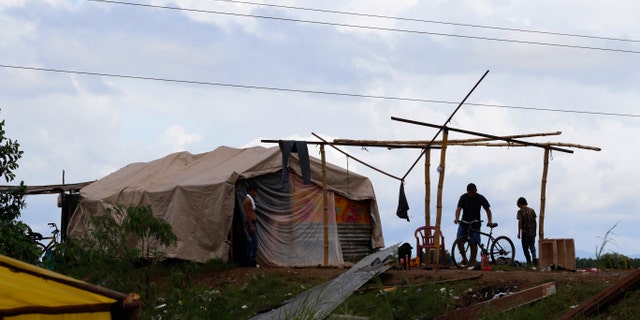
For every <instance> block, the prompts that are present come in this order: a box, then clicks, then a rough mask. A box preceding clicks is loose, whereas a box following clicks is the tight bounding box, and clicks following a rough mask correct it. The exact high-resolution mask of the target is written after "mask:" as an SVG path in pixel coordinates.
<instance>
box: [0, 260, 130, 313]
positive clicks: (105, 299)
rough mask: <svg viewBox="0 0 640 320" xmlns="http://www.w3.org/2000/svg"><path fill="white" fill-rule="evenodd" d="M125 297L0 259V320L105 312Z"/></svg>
mask: <svg viewBox="0 0 640 320" xmlns="http://www.w3.org/2000/svg"><path fill="white" fill-rule="evenodd" d="M124 298H126V295H124V294H122V293H119V292H115V291H112V290H109V289H106V288H102V287H97V286H93V285H91V284H88V283H86V282H83V281H80V280H77V279H74V278H71V277H67V276H64V275H62V274H59V273H55V272H53V271H49V270H47V269H43V268H39V267H36V266H33V265H30V264H28V263H25V262H22V261H19V260H16V259H13V258H10V257H6V256H3V255H0V318H1V317H2V316H11V315H18V314H33V313H38V314H60V313H85V312H98V313H99V312H106V316H108V317H107V319H109V318H110V315H109V311H110V308H111V305H113V304H114V303H116V302H117V301H118V300H119V299H124Z"/></svg>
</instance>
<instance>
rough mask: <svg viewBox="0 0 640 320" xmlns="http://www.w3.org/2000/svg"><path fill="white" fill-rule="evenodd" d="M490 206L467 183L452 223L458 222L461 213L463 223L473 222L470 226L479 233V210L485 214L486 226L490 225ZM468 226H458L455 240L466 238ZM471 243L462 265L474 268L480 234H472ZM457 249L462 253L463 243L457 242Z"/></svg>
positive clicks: (474, 188)
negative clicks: (482, 209) (467, 255)
mask: <svg viewBox="0 0 640 320" xmlns="http://www.w3.org/2000/svg"><path fill="white" fill-rule="evenodd" d="M490 207H491V205H490V204H489V201H487V198H485V197H484V196H483V195H481V194H479V193H478V189H477V187H476V185H475V184H473V183H469V184H468V185H467V192H466V193H464V194H463V195H461V196H460V199H458V206H457V208H456V218H455V220H453V223H455V224H458V222H460V213H461V212H462V220H463V221H474V220H478V222H475V223H474V224H473V225H472V226H473V229H475V230H478V231H480V227H481V223H480V222H479V220H480V208H484V210H485V211H486V212H487V220H488V222H487V225H492V224H493V221H492V220H491V209H490ZM468 227H469V226H468V225H467V224H458V233H457V238H458V239H459V238H466V237H467V236H468V234H467V233H468ZM470 239H471V241H470V242H469V247H470V248H471V253H470V256H469V257H468V260H467V257H463V258H462V264H464V265H467V266H475V264H476V255H477V253H478V243H480V234H479V233H478V232H473V234H471V238H470ZM458 245H459V247H458V249H459V250H460V252H464V248H463V245H464V242H462V241H460V242H458Z"/></svg>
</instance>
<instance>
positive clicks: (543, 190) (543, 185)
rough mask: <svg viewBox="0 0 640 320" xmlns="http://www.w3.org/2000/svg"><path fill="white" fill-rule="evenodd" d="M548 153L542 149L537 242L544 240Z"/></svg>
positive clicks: (547, 150) (548, 151)
mask: <svg viewBox="0 0 640 320" xmlns="http://www.w3.org/2000/svg"><path fill="white" fill-rule="evenodd" d="M549 153H550V149H549V148H546V149H544V160H543V167H542V183H541V188H540V226H539V227H538V235H539V237H538V241H539V240H542V239H544V210H545V204H546V201H547V174H548V172H549ZM538 247H539V246H538Z"/></svg>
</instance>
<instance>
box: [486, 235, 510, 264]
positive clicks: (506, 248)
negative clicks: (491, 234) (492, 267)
mask: <svg viewBox="0 0 640 320" xmlns="http://www.w3.org/2000/svg"><path fill="white" fill-rule="evenodd" d="M489 256H490V257H491V262H492V263H494V264H504V265H508V264H510V263H511V262H513V261H514V259H515V258H516V247H515V246H514V245H513V241H511V239H509V238H508V237H507V236H499V237H497V238H495V239H494V240H493V242H492V243H491V248H490V250H489Z"/></svg>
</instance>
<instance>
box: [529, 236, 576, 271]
mask: <svg viewBox="0 0 640 320" xmlns="http://www.w3.org/2000/svg"><path fill="white" fill-rule="evenodd" d="M552 265H553V266H556V267H559V268H557V269H554V270H562V268H564V269H566V270H576V249H575V245H574V242H573V239H543V240H539V241H538V266H539V267H540V268H541V269H544V268H548V267H550V266H552Z"/></svg>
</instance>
